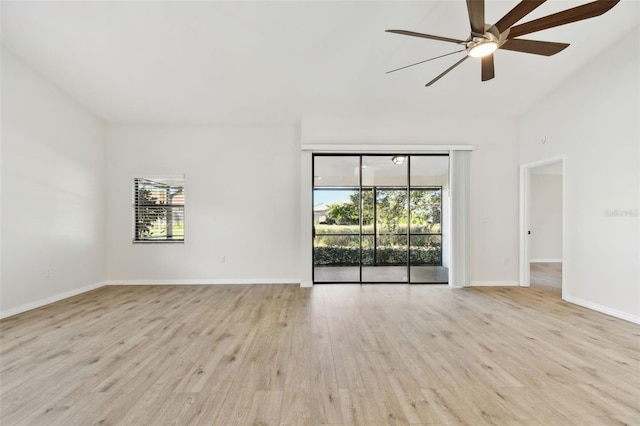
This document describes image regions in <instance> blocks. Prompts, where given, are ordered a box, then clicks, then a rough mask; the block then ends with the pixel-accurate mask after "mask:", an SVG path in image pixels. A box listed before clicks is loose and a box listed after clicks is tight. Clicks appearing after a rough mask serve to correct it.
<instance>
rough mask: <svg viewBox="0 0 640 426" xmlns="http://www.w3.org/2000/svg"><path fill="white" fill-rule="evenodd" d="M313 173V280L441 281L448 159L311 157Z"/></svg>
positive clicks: (445, 276)
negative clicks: (444, 195) (444, 200)
mask: <svg viewBox="0 0 640 426" xmlns="http://www.w3.org/2000/svg"><path fill="white" fill-rule="evenodd" d="M313 170H314V178H313V185H314V188H313V230H314V231H313V232H314V236H313V265H314V271H313V275H314V282H315V283H332V282H333V283H338V282H353V283H407V282H411V283H446V282H447V279H448V272H447V269H446V260H447V259H446V256H443V246H444V242H445V240H446V238H443V230H444V231H446V228H444V227H443V193H445V192H446V191H447V190H448V156H446V155H444V156H443V155H437V156H431V155H429V156H427V155H411V156H410V155H314V157H313ZM445 234H446V232H445Z"/></svg>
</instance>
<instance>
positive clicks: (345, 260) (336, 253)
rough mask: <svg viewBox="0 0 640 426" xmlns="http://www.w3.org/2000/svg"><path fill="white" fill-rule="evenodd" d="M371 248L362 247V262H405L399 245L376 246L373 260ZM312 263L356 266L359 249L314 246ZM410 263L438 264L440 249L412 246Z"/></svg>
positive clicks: (404, 250) (385, 263)
mask: <svg viewBox="0 0 640 426" xmlns="http://www.w3.org/2000/svg"><path fill="white" fill-rule="evenodd" d="M373 254H374V252H373V249H371V248H363V250H362V264H363V265H365V266H367V265H404V264H406V263H407V250H406V249H405V248H401V247H378V250H377V252H376V255H377V259H376V261H375V262H374V259H373ZM313 263H314V265H340V266H358V265H359V264H360V249H359V248H358V247H335V246H334V247H315V248H314V250H313ZM411 264H412V265H439V264H440V250H439V249H436V248H433V247H414V248H412V249H411Z"/></svg>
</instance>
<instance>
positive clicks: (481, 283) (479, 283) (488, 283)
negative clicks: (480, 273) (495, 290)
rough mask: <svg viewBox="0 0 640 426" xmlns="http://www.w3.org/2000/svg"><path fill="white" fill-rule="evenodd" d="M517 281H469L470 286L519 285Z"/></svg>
mask: <svg viewBox="0 0 640 426" xmlns="http://www.w3.org/2000/svg"><path fill="white" fill-rule="evenodd" d="M519 286H520V283H519V282H518V281H471V287H519Z"/></svg>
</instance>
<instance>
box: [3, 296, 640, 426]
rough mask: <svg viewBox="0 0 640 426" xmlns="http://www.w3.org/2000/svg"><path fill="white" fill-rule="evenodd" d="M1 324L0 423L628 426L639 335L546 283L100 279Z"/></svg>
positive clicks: (639, 390)
mask: <svg viewBox="0 0 640 426" xmlns="http://www.w3.org/2000/svg"><path fill="white" fill-rule="evenodd" d="M0 327H1V333H0V344H1V349H0V360H1V375H0V380H1V389H0V391H1V392H0V398H1V405H0V408H1V413H0V423H1V424H2V425H3V426H9V425H65V426H67V425H92V424H100V425H107V424H121V425H164V424H177V425H190V424H200V425H235V424H239V425H263V424H264V425H267V424H274V425H277V424H280V425H305V424H335V425H337V424H348V425H355V424H360V425H387V424H398V425H401V424H416V425H417V424H430V425H437V424H464V425H481V424H497V425H571V424H576V425H615V424H631V425H634V424H635V425H638V424H640V348H639V345H640V327H639V326H637V325H634V324H632V323H628V322H625V321H622V320H618V319H615V318H612V317H609V316H606V315H602V314H599V313H596V312H593V311H589V310H587V309H584V308H580V307H577V306H574V305H570V304H567V303H565V302H563V301H561V300H560V299H559V298H558V297H557V290H555V289H549V288H546V287H532V288H530V289H525V288H505V287H496V288H489V287H485V288H473V289H465V290H454V289H450V288H448V287H446V286H439V285H436V286H433V285H431V286H428V285H424V286H409V285H398V284H395V285H369V286H367V285H362V286H360V285H324V286H316V287H314V288H313V289H303V288H299V287H297V286H293V285H246V286H243V285H235V286H156V287H137V286H129V287H105V288H102V289H98V290H96V291H93V292H90V293H86V294H84V295H80V296H77V297H74V298H71V299H67V300H65V301H62V302H59V303H56V304H53V305H50V306H48V307H45V308H41V309H37V310H34V311H31V312H27V313H24V314H20V315H16V316H14V317H10V318H7V319H5V320H2V321H1V322H0Z"/></svg>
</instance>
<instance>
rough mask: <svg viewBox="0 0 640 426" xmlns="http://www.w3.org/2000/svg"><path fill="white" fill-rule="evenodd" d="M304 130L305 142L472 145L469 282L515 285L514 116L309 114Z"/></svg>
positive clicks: (516, 249) (515, 190)
mask: <svg viewBox="0 0 640 426" xmlns="http://www.w3.org/2000/svg"><path fill="white" fill-rule="evenodd" d="M301 131H302V136H301V139H302V142H303V143H306V144H313V143H326V144H339V143H345V144H363V145H366V144H369V145H376V144H383V145H392V144H398V145H403V144H405V145H406V144H425V145H429V144H431V145H442V144H452V145H473V146H474V151H473V152H472V153H471V207H470V214H471V235H470V238H471V248H470V251H471V253H470V256H471V284H472V285H488V284H492V285H517V283H518V167H517V130H516V125H515V121H514V120H509V119H472V118H469V117H435V116H417V115H414V116H411V115H407V114H403V115H400V114H394V113H387V114H384V115H380V116H365V115H358V114H351V115H349V114H346V115H345V114H343V115H323V116H308V117H305V118H304V119H303V120H302V127H301ZM305 242H306V240H305V238H304V235H303V244H305ZM303 260H304V259H303Z"/></svg>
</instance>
